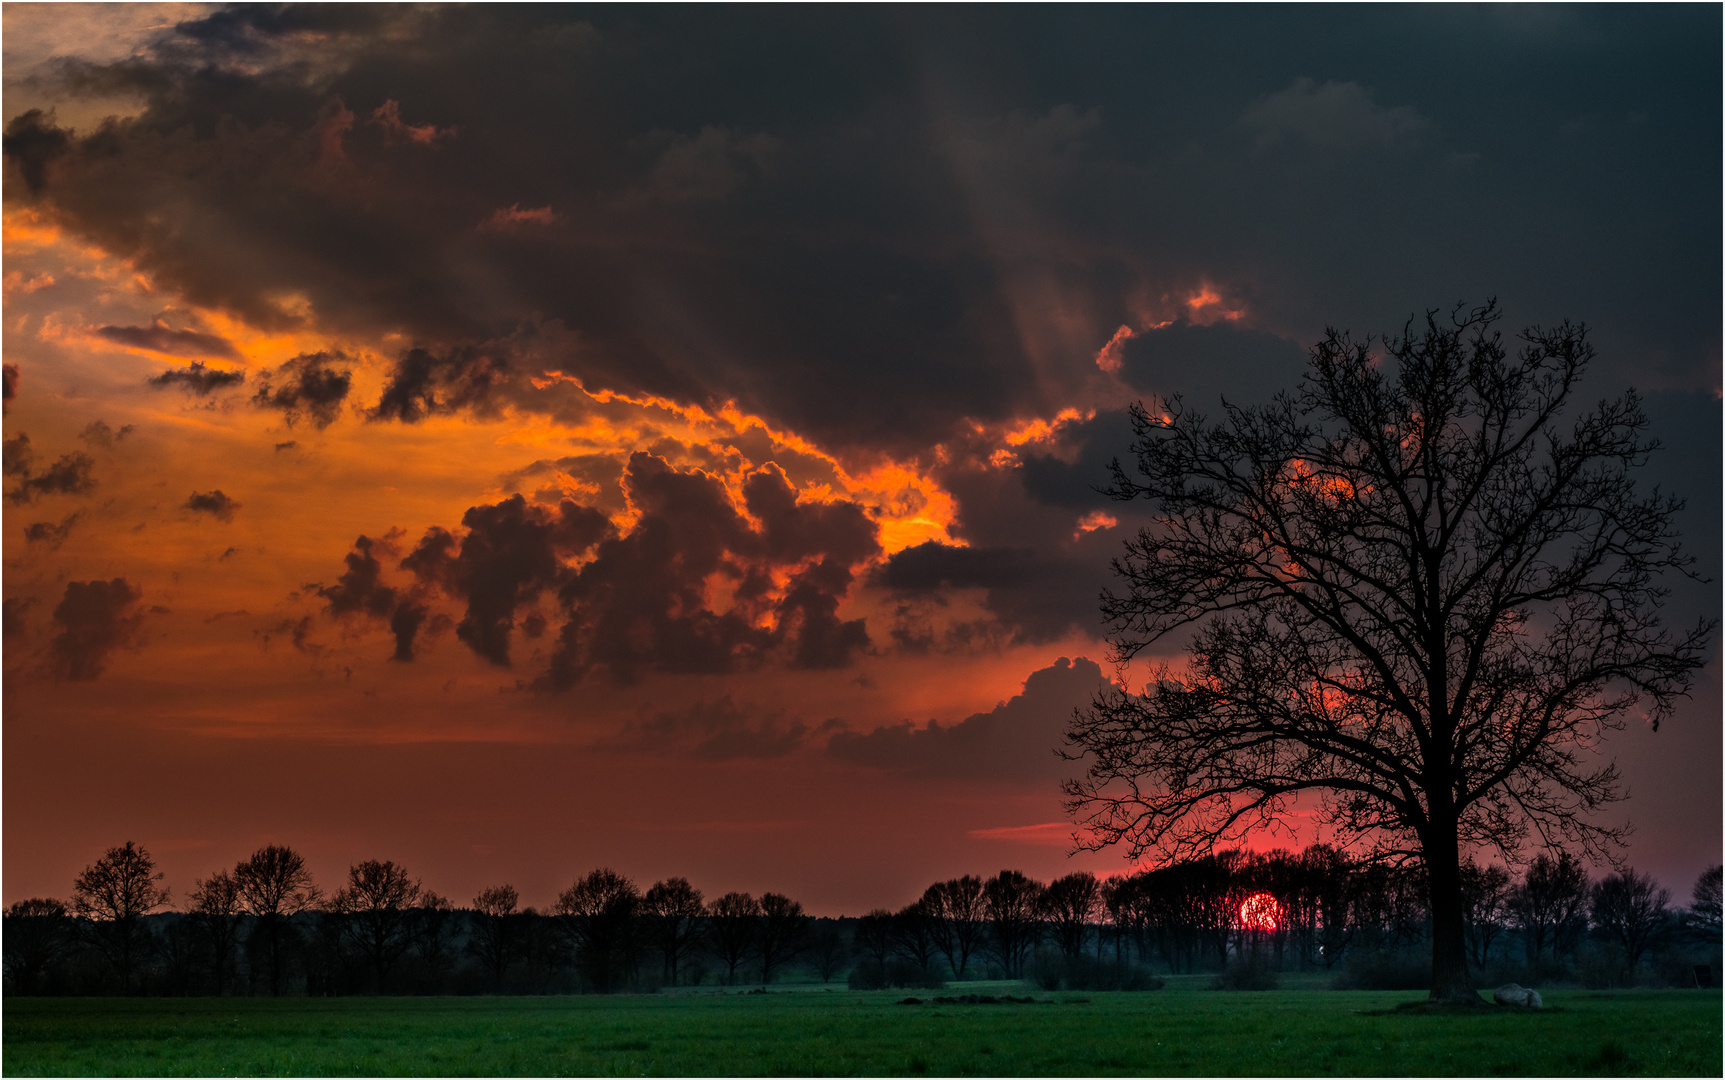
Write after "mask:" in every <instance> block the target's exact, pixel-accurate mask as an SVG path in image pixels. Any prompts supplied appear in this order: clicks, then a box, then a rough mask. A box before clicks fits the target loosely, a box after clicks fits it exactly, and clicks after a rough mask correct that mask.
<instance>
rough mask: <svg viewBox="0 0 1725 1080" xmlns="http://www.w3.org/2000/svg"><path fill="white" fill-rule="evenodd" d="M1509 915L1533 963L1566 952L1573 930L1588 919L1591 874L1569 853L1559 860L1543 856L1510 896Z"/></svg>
mask: <svg viewBox="0 0 1725 1080" xmlns="http://www.w3.org/2000/svg"><path fill="white" fill-rule="evenodd" d="M1509 911H1510V916H1511V917H1512V918H1513V919H1514V920H1515V923H1516V925H1517V927H1519V928H1520V930H1521V940H1522V944H1523V946H1525V947H1526V949H1527V959H1528V962H1529V963H1532V962H1534V961H1537V960H1538V959H1539V958H1540V957H1541V956H1543V955H1544V954H1545V951H1546V950H1547V949H1548V948H1549V949H1550V950H1551V951H1552V952H1553V953H1557V952H1562V951H1565V950H1564V948H1563V946H1564V945H1566V944H1567V938H1568V937H1570V936H1572V935H1573V933H1574V929H1573V928H1575V927H1576V926H1577V924H1579V923H1581V922H1582V921H1584V920H1585V919H1586V917H1587V871H1585V870H1583V869H1582V868H1581V863H1580V862H1578V861H1577V860H1576V858H1575V857H1574V856H1573V855H1571V854H1570V853H1569V852H1567V851H1559V852H1558V853H1557V857H1556V858H1555V859H1554V858H1552V857H1551V854H1550V853H1549V852H1544V851H1542V852H1540V853H1539V854H1538V855H1536V856H1535V857H1534V860H1533V862H1531V863H1529V864H1528V867H1527V872H1526V873H1525V874H1523V875H1522V880H1521V884H1520V885H1518V886H1517V887H1516V889H1515V891H1514V892H1512V893H1511V894H1510V898H1509Z"/></svg>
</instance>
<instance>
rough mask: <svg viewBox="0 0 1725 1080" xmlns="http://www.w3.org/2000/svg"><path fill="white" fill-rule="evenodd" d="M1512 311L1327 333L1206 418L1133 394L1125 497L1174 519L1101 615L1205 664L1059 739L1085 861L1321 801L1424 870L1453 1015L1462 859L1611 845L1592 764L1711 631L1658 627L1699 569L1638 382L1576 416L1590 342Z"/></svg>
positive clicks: (1460, 952) (1145, 543) (1688, 669)
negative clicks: (1468, 850)
mask: <svg viewBox="0 0 1725 1080" xmlns="http://www.w3.org/2000/svg"><path fill="white" fill-rule="evenodd" d="M1498 319H1499V313H1498V311H1497V308H1496V306H1495V304H1488V305H1486V306H1485V307H1482V308H1479V309H1475V310H1473V311H1467V312H1464V311H1463V310H1462V309H1460V308H1458V309H1457V311H1456V313H1455V314H1454V315H1453V316H1452V317H1451V318H1450V319H1449V320H1447V321H1440V320H1439V319H1438V318H1437V317H1436V315H1435V313H1428V315H1427V316H1426V318H1425V321H1424V328H1423V330H1421V331H1420V332H1418V333H1417V334H1416V333H1415V331H1414V324H1413V323H1412V322H1411V321H1410V323H1409V324H1408V327H1407V328H1406V329H1405V330H1404V332H1403V334H1402V336H1400V337H1390V338H1386V339H1384V340H1382V341H1381V342H1378V343H1374V341H1373V340H1372V339H1366V340H1364V341H1355V340H1353V339H1352V338H1350V337H1349V336H1348V335H1346V334H1344V333H1340V332H1338V331H1335V330H1331V331H1329V332H1328V334H1327V335H1326V337H1325V338H1324V340H1322V341H1321V342H1319V343H1318V344H1317V345H1316V346H1315V347H1314V348H1313V349H1312V352H1311V363H1310V368H1309V370H1308V372H1307V375H1306V377H1305V379H1304V380H1303V382H1302V383H1301V386H1300V387H1299V389H1298V391H1297V392H1295V393H1292V394H1282V395H1280V396H1278V397H1277V398H1276V400H1275V401H1274V403H1272V404H1270V405H1268V406H1264V407H1257V408H1242V407H1235V406H1227V414H1226V416H1225V418H1223V419H1222V420H1220V421H1218V422H1217V423H1214V424H1212V423H1210V422H1208V421H1207V420H1206V419H1205V418H1204V417H1203V416H1202V415H1200V414H1198V413H1194V412H1190V411H1188V410H1186V409H1185V408H1184V407H1183V406H1182V405H1181V403H1180V402H1179V400H1178V399H1173V400H1171V401H1169V402H1168V403H1166V404H1165V405H1164V406H1162V407H1158V408H1156V409H1155V410H1154V411H1147V410H1146V409H1144V408H1143V407H1142V406H1137V407H1134V408H1133V410H1132V422H1133V426H1134V430H1135V433H1136V439H1135V441H1134V444H1133V446H1132V451H1133V453H1134V454H1135V456H1136V458H1137V466H1138V473H1139V474H1140V477H1141V479H1133V478H1131V477H1129V476H1128V475H1127V473H1126V471H1125V470H1124V469H1123V468H1121V467H1120V465H1119V463H1118V462H1116V463H1115V466H1114V484H1113V490H1112V494H1113V495H1114V496H1115V497H1116V498H1120V499H1135V498H1140V497H1143V498H1148V499H1150V500H1152V501H1153V502H1155V503H1156V505H1157V517H1156V521H1155V524H1154V525H1153V526H1152V527H1149V528H1146V529H1144V530H1142V531H1140V532H1139V534H1138V535H1137V537H1136V538H1135V539H1133V540H1130V541H1128V542H1127V545H1126V553H1125V555H1124V557H1122V558H1120V559H1117V560H1116V561H1115V563H1114V570H1115V572H1116V573H1117V574H1118V575H1119V576H1120V577H1121V578H1122V579H1123V580H1124V583H1125V590H1124V592H1121V593H1109V594H1106V595H1105V596H1104V598H1103V612H1104V614H1105V616H1106V617H1107V619H1108V620H1109V623H1110V628H1111V635H1110V636H1111V640H1112V642H1113V645H1114V653H1115V659H1116V661H1117V662H1118V663H1120V664H1121V665H1123V666H1124V665H1125V664H1127V663H1128V662H1130V661H1131V660H1132V659H1133V658H1135V657H1137V656H1138V655H1139V654H1140V653H1141V652H1143V650H1145V649H1146V648H1148V647H1149V646H1150V645H1152V644H1153V643H1156V642H1158V641H1162V640H1164V639H1166V638H1167V637H1168V636H1169V635H1170V634H1175V633H1180V634H1184V635H1188V637H1187V645H1186V653H1187V663H1186V665H1185V666H1184V667H1183V668H1181V669H1175V668H1173V667H1170V666H1166V665H1163V666H1161V667H1158V668H1157V669H1156V670H1155V672H1154V674H1153V675H1152V677H1151V679H1150V681H1149V683H1148V685H1147V686H1146V688H1145V690H1144V691H1143V692H1142V693H1129V692H1127V691H1125V690H1123V689H1121V690H1115V691H1112V692H1107V693H1104V694H1102V695H1100V696H1099V697H1098V698H1097V700H1096V702H1095V703H1094V705H1093V706H1092V707H1091V708H1089V709H1088V710H1081V711H1080V712H1079V713H1078V714H1077V716H1076V717H1075V718H1074V720H1073V723H1072V726H1071V728H1070V730H1069V732H1068V739H1069V741H1070V743H1071V744H1072V745H1073V747H1075V748H1076V753H1077V754H1078V755H1082V754H1084V753H1089V754H1091V755H1093V757H1092V758H1091V762H1090V765H1089V769H1088V773H1087V775H1086V776H1085V777H1084V778H1083V779H1082V780H1077V781H1071V782H1068V784H1067V785H1066V794H1067V806H1068V809H1069V811H1070V812H1071V813H1072V814H1074V815H1075V816H1076V818H1077V820H1078V822H1079V824H1080V826H1081V827H1082V830H1083V840H1082V844H1083V846H1085V847H1089V848H1099V847H1102V846H1105V845H1108V844H1112V843H1116V842H1122V843H1124V844H1125V845H1126V846H1127V847H1128V848H1129V849H1130V851H1131V853H1132V855H1133V856H1134V857H1137V856H1139V855H1141V854H1143V853H1144V852H1145V851H1147V850H1152V849H1154V850H1155V851H1157V852H1158V853H1160V854H1162V855H1164V856H1168V857H1178V856H1180V855H1183V854H1186V853H1190V852H1194V851H1203V850H1208V849H1209V848H1210V847H1212V846H1213V845H1215V844H1217V843H1219V842H1223V841H1234V840H1238V839H1239V838H1241V837H1242V836H1244V834H1245V833H1247V832H1248V831H1250V830H1251V829H1252V828H1254V827H1257V826H1263V825H1268V824H1270V823H1272V822H1274V821H1276V820H1278V819H1280V818H1281V817H1282V816H1283V815H1284V814H1285V813H1286V812H1287V811H1288V810H1289V809H1290V808H1291V807H1290V799H1292V798H1294V797H1297V796H1302V795H1310V796H1311V798H1312V801H1313V802H1315V803H1316V804H1317V805H1318V807H1319V808H1320V812H1321V815H1322V816H1321V819H1320V820H1321V822H1322V823H1323V824H1324V825H1326V826H1327V827H1329V828H1330V829H1332V830H1334V831H1335V832H1336V833H1337V834H1338V835H1341V836H1343V837H1348V838H1353V837H1366V838H1370V839H1372V840H1373V841H1375V842H1376V843H1377V844H1378V845H1379V846H1380V848H1381V850H1383V851H1384V852H1385V853H1393V852H1399V853H1402V854H1404V855H1405V856H1408V857H1412V858H1415V859H1418V860H1419V861H1420V862H1422V863H1423V865H1424V866H1425V868H1426V870H1427V873H1428V877H1427V880H1428V887H1429V890H1430V907H1431V915H1432V990H1431V998H1432V1000H1433V1001H1434V1002H1439V1003H1443V1002H1455V1003H1479V1001H1480V999H1479V997H1478V995H1477V994H1476V993H1475V992H1474V990H1473V988H1472V985H1471V983H1470V980H1469V978H1468V973H1467V951H1466V941H1465V936H1464V932H1463V913H1464V905H1463V902H1462V893H1461V875H1460V869H1459V868H1460V864H1461V852H1462V849H1463V848H1464V847H1470V846H1477V845H1481V844H1489V845H1494V846H1496V847H1498V848H1499V849H1501V850H1504V851H1506V852H1512V851H1514V850H1515V849H1517V847H1518V846H1519V845H1520V844H1521V843H1522V842H1523V840H1524V838H1525V837H1526V835H1527V833H1528V831H1529V829H1530V827H1531V828H1532V829H1533V830H1534V831H1536V832H1538V833H1539V834H1540V836H1541V837H1542V838H1546V839H1550V838H1553V837H1559V836H1561V837H1563V838H1564V839H1567V840H1569V841H1573V842H1575V843H1577V844H1579V845H1580V846H1581V847H1582V848H1583V849H1586V850H1590V851H1594V852H1598V851H1600V849H1601V848H1602V847H1605V846H1609V845H1610V844H1611V843H1613V842H1614V841H1615V840H1616V839H1617V838H1618V837H1617V835H1616V834H1615V833H1613V831H1612V830H1611V829H1608V828H1605V827H1602V826H1599V825H1596V824H1594V823H1592V822H1590V821H1589V820H1587V815H1588V813H1589V812H1591V811H1593V810H1595V809H1597V808H1598V807H1600V806H1601V805H1603V804H1605V803H1607V802H1608V801H1610V800H1612V799H1614V798H1616V797H1617V796H1616V792H1617V787H1618V785H1617V773H1616V770H1615V768H1614V767H1613V766H1612V765H1611V764H1610V763H1609V762H1605V763H1603V764H1594V763H1592V762H1589V761H1586V760H1584V756H1585V755H1587V754H1589V753H1591V749H1590V748H1591V747H1592V746H1594V745H1595V743H1596V742H1597V740H1598V738H1599V737H1600V736H1601V735H1602V734H1603V733H1605V732H1608V731H1611V730H1615V729H1618V728H1621V727H1622V726H1623V723H1624V721H1623V716H1624V715H1625V714H1626V712H1627V711H1629V710H1630V709H1631V708H1633V707H1636V706H1637V705H1640V706H1641V707H1642V708H1643V709H1645V712H1646V715H1647V716H1648V717H1649V718H1650V719H1651V720H1652V721H1653V723H1654V724H1655V726H1656V725H1657V722H1658V721H1659V720H1660V719H1661V718H1663V717H1664V716H1666V715H1668V714H1669V712H1670V711H1671V709H1672V708H1673V707H1674V705H1675V703H1676V701H1677V699H1678V698H1680V697H1682V696H1684V695H1685V694H1686V693H1687V692H1688V689H1689V685H1690V680H1691V677H1692V675H1693V673H1694V672H1695V670H1696V669H1697V668H1699V667H1700V666H1701V664H1702V659H1703V646H1704V644H1705V642H1706V639H1707V637H1708V635H1709V634H1710V632H1711V629H1712V628H1711V626H1710V625H1707V624H1705V623H1703V624H1701V625H1698V626H1696V627H1695V628H1694V629H1692V630H1690V631H1688V632H1685V633H1680V634H1673V633H1671V632H1669V631H1667V630H1666V629H1665V628H1663V627H1662V626H1661V624H1660V620H1659V608H1660V606H1661V603H1662V601H1663V599H1664V598H1665V595H1666V588H1665V586H1664V585H1663V584H1662V575H1664V574H1665V573H1666V572H1668V571H1677V572H1687V571H1688V568H1689V566H1690V564H1691V560H1690V559H1688V558H1687V557H1686V556H1684V555H1683V554H1682V553H1681V551H1680V550H1679V546H1678V544H1677V543H1676V541H1675V539H1674V536H1673V533H1672V529H1671V520H1672V516H1673V514H1674V513H1675V512H1676V511H1677V510H1678V509H1679V508H1680V506H1681V503H1680V502H1679V501H1678V500H1676V499H1673V498H1671V497H1668V496H1666V495H1663V494H1661V493H1660V492H1659V491H1658V490H1657V489H1655V490H1654V491H1652V492H1651V493H1645V494H1644V493H1642V492H1640V491H1638V490H1637V488H1636V485H1635V482H1634V480H1633V479H1632V475H1631V474H1632V472H1633V470H1634V469H1635V468H1636V467H1637V466H1639V465H1641V464H1642V463H1643V462H1644V461H1645V459H1646V457H1647V455H1648V453H1649V452H1650V451H1651V450H1652V449H1654V446H1655V444H1653V443H1651V442H1649V441H1648V440H1647V439H1646V438H1645V437H1644V436H1643V432H1644V429H1645V428H1646V424H1647V421H1646V418H1645V416H1644V415H1643V413H1642V411H1641V407H1640V404H1639V402H1638V399H1637V398H1636V396H1635V395H1634V393H1633V392H1630V393H1626V394H1624V395H1623V396H1622V397H1620V398H1617V399H1615V400H1607V401H1603V402H1601V403H1600V404H1599V405H1597V406H1596V407H1594V408H1593V409H1591V410H1589V411H1586V412H1583V413H1581V414H1580V415H1579V416H1576V417H1574V418H1573V419H1571V418H1570V417H1569V416H1568V415H1566V413H1567V412H1568V411H1569V406H1570V404H1571V398H1572V397H1573V396H1574V394H1575V391H1576V388H1577V384H1578V381H1579V380H1580V378H1581V376H1582V373H1583V371H1584V370H1585V369H1586V367H1587V364H1588V362H1589V360H1590V359H1591V358H1592V356H1593V349H1592V347H1591V346H1590V345H1589V344H1588V342H1587V336H1586V331H1585V329H1584V328H1582V327H1577V326H1572V325H1570V324H1567V323H1565V324H1563V325H1561V326H1559V327H1557V328H1556V329H1555V330H1551V331H1542V330H1540V329H1538V328H1534V329H1530V330H1528V331H1525V332H1524V333H1523V335H1522V341H1523V347H1522V348H1521V349H1520V351H1519V353H1518V354H1517V355H1516V356H1515V357H1514V358H1511V357H1510V356H1509V354H1508V351H1507V350H1506V348H1505V346H1504V344H1503V341H1502V338H1501V335H1500V334H1498V333H1497V332H1495V331H1494V330H1493V325H1494V324H1495V323H1496V322H1497V321H1498Z"/></svg>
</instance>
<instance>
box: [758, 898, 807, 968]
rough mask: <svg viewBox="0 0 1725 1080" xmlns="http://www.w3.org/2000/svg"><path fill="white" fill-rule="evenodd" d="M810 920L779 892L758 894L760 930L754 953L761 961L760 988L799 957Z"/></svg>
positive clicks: (795, 904) (801, 909)
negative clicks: (759, 899) (759, 901)
mask: <svg viewBox="0 0 1725 1080" xmlns="http://www.w3.org/2000/svg"><path fill="white" fill-rule="evenodd" d="M808 929H809V917H808V916H807V915H805V914H803V905H802V904H800V903H798V902H797V901H795V900H792V899H791V898H790V897H788V896H784V895H782V894H780V893H763V894H762V895H761V929H760V936H759V938H758V940H757V943H756V946H755V951H756V953H757V954H758V955H759V957H760V960H761V985H762V986H765V985H767V984H768V983H770V982H772V981H773V975H774V973H775V972H777V971H778V970H779V969H780V968H782V967H784V966H785V965H786V964H788V963H790V962H791V961H793V960H795V959H796V958H797V957H798V956H800V955H801V954H802V951H803V948H804V946H805V944H806V942H807V936H808Z"/></svg>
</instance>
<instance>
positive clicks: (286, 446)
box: [276, 439, 299, 454]
mask: <svg viewBox="0 0 1725 1080" xmlns="http://www.w3.org/2000/svg"><path fill="white" fill-rule="evenodd" d="M298 445H299V442H298V441H297V440H295V439H289V440H288V441H287V442H279V443H276V453H278V454H279V453H281V452H282V451H283V450H292V449H293V448H294V447H296V446H298Z"/></svg>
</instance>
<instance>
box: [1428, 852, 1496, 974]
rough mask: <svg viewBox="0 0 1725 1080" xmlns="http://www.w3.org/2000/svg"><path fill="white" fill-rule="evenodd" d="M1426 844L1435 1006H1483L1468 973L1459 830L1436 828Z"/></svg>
mask: <svg viewBox="0 0 1725 1080" xmlns="http://www.w3.org/2000/svg"><path fill="white" fill-rule="evenodd" d="M1433 832H1434V834H1436V835H1434V836H1433V837H1429V838H1428V839H1427V841H1426V843H1425V854H1426V880H1427V882H1428V883H1429V885H1428V887H1429V889H1430V896H1429V899H1430V902H1431V919H1432V989H1431V998H1430V1001H1431V1003H1432V1004H1433V1005H1483V1004H1485V1002H1484V1000H1483V999H1482V998H1481V997H1480V996H1479V993H1478V992H1477V991H1475V990H1474V987H1473V980H1472V979H1471V978H1469V977H1468V971H1467V934H1466V930H1465V926H1464V922H1465V920H1464V918H1463V916H1464V914H1465V912H1466V908H1465V906H1464V904H1463V903H1462V895H1461V865H1460V863H1461V859H1460V854H1461V853H1460V850H1459V848H1458V846H1457V844H1456V835H1455V829H1454V828H1453V827H1451V828H1448V829H1445V828H1442V827H1441V826H1437V827H1434V829H1433Z"/></svg>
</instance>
